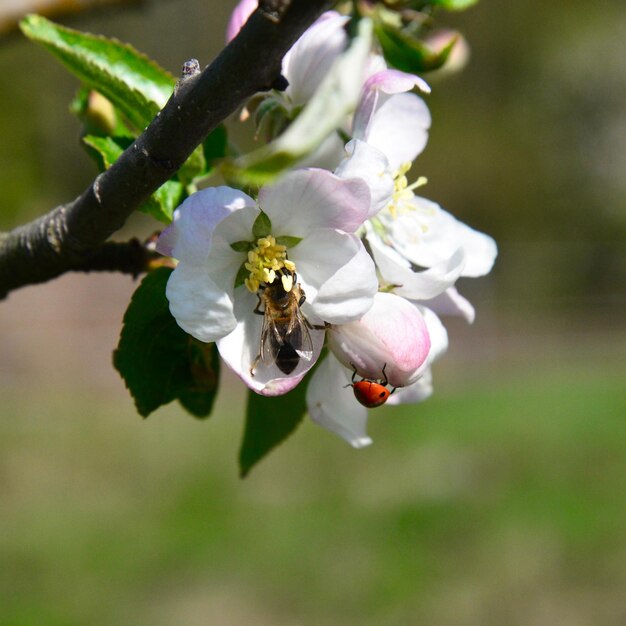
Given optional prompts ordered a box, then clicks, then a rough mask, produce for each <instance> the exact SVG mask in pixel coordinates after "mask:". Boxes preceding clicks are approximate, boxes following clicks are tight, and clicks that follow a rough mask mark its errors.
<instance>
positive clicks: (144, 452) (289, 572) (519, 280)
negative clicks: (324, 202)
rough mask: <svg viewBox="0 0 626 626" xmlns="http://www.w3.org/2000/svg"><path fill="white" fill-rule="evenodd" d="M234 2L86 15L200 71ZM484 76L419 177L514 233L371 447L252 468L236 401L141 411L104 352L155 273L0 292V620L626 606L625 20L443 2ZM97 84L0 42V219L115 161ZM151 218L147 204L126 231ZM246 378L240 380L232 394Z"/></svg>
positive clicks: (609, 618) (75, 22)
mask: <svg viewBox="0 0 626 626" xmlns="http://www.w3.org/2000/svg"><path fill="white" fill-rule="evenodd" d="M230 7H231V3H217V2H205V1H203V0H160V1H157V0H154V1H152V2H146V3H144V4H143V5H142V6H140V7H133V8H127V9H118V10H108V11H100V12H97V13H91V14H83V15H79V16H74V17H72V18H66V19H64V20H63V22H64V23H66V24H68V25H71V26H74V27H76V28H80V29H83V30H90V31H95V32H102V33H104V34H106V35H109V36H115V37H117V38H119V39H122V40H125V41H130V42H132V43H134V44H135V45H136V47H138V48H139V49H141V50H143V51H145V52H147V53H148V54H149V55H151V56H152V57H154V58H155V59H157V60H158V61H159V62H160V63H161V64H162V65H163V66H165V67H166V68H168V69H169V70H171V71H172V72H173V73H175V74H176V73H178V71H179V67H180V65H181V64H182V62H183V61H185V60H186V59H188V58H190V57H197V58H199V59H200V61H201V63H202V64H203V65H204V64H206V63H208V62H209V61H210V60H211V58H212V57H213V56H214V55H215V54H216V53H217V52H218V51H219V50H220V48H221V46H222V42H223V34H222V33H223V30H224V26H225V24H226V19H227V14H228V12H229V10H230ZM439 19H440V22H441V23H442V24H444V25H452V26H456V27H458V28H460V29H461V31H462V32H463V33H464V34H465V35H466V37H467V38H468V40H469V43H470V46H471V50H472V57H471V60H470V64H469V66H468V67H467V68H466V70H465V71H464V72H463V73H462V74H460V75H458V76H455V77H451V78H448V79H446V80H445V81H444V80H435V79H433V81H432V84H433V94H432V96H430V97H429V99H428V102H429V105H430V107H431V110H432V114H433V128H432V132H431V139H430V143H429V146H428V147H427V149H426V151H425V153H424V154H423V155H422V156H421V157H420V159H419V162H418V164H417V169H418V173H419V174H423V175H426V176H427V177H428V179H429V184H428V187H427V188H426V191H425V195H427V196H428V197H431V198H433V199H435V200H437V201H439V202H440V203H441V204H442V205H443V206H445V207H446V208H447V209H448V210H450V211H451V212H453V213H454V214H456V215H457V216H459V217H460V218H461V219H463V220H464V221H466V222H468V223H469V224H471V225H473V226H475V227H476V228H478V229H480V230H484V231H486V232H489V233H490V234H492V235H493V236H494V237H496V239H497V240H498V243H499V248H500V255H499V258H498V262H497V265H496V268H495V269H494V271H493V273H492V275H491V276H489V277H487V278H484V279H478V280H473V281H469V280H468V281H463V282H461V283H460V285H459V287H460V290H461V291H462V292H463V293H464V294H465V295H467V296H468V297H469V298H470V300H471V301H472V302H473V303H474V305H475V306H476V308H477V320H476V322H475V324H474V325H473V326H471V327H468V326H466V325H465V324H464V323H463V322H461V321H460V320H454V319H453V320H446V325H447V327H448V330H449V334H450V340H451V344H450V349H449V352H448V354H447V355H446V356H445V357H444V358H443V359H442V360H441V362H440V363H438V364H437V365H436V367H435V395H434V396H433V398H432V399H430V400H428V401H427V402H425V403H424V404H422V405H418V406H413V407H403V408H399V409H391V408H390V409H386V408H383V409H379V410H377V411H376V412H373V413H372V414H371V419H370V431H371V434H372V436H373V438H374V442H375V443H374V445H373V446H372V447H370V448H368V449H366V450H361V451H353V450H351V449H350V448H348V447H347V446H346V445H345V444H344V443H343V442H341V441H339V440H338V439H335V438H333V437H332V436H330V435H328V434H326V433H325V432H323V431H321V430H320V429H318V428H316V427H315V426H314V425H312V424H310V423H308V422H307V423H305V424H304V425H303V426H302V427H301V429H300V430H299V431H298V432H297V433H296V434H295V435H294V436H293V437H292V438H291V439H290V440H289V442H288V443H287V444H285V445H284V446H282V447H281V448H280V449H279V450H277V451H276V452H274V453H273V454H272V455H271V456H270V457H269V458H268V459H266V460H265V461H263V462H262V463H261V464H260V465H259V466H258V467H257V468H255V469H254V470H253V472H252V474H251V475H250V477H249V478H248V479H246V480H245V481H240V480H239V479H238V478H237V470H236V463H235V461H236V455H237V449H238V444H239V438H240V435H241V430H242V425H243V405H244V400H243V392H242V389H241V387H240V386H239V385H238V383H237V381H235V380H234V379H233V377H232V376H229V375H228V374H227V375H226V381H225V382H226V388H225V389H224V390H223V393H222V394H221V396H220V398H219V399H218V406H217V410H216V413H215V415H214V416H213V417H212V418H211V419H210V421H209V422H207V423H205V422H198V421H194V420H193V419H192V418H190V417H188V416H187V415H184V414H183V413H182V412H181V411H180V410H179V409H178V408H177V407H175V406H173V405H171V406H168V407H165V408H163V409H161V410H160V411H158V412H157V413H156V414H154V415H153V416H151V417H150V418H149V419H148V420H147V421H142V420H141V419H140V418H139V417H138V416H137V414H136V413H135V411H134V410H133V406H132V402H131V400H130V398H129V397H128V395H127V393H126V391H125V389H124V386H123V383H122V382H121V380H120V379H119V378H118V377H117V375H116V373H115V372H114V371H113V370H112V368H111V366H110V358H111V357H110V355H111V351H112V349H113V347H114V346H115V344H116V340H117V334H118V333H119V328H120V321H121V318H122V315H123V312H124V309H125V306H126V304H127V302H128V298H129V296H130V294H131V293H132V290H133V288H134V285H133V283H132V282H131V281H130V280H129V279H128V278H126V277H122V276H65V277H63V278H62V279H60V280H57V281H54V282H52V283H50V284H47V285H43V286H38V287H29V288H26V289H23V290H20V291H18V292H15V293H14V294H12V295H11V296H10V297H9V299H8V300H7V301H5V302H3V303H1V304H0V325H1V326H0V327H1V328H2V330H1V331H0V332H1V335H0V337H1V340H0V398H1V399H2V402H1V404H0V414H1V415H0V417H1V420H0V564H1V567H0V624H2V625H3V626H4V625H5V624H7V625H11V626H13V625H20V626H21V625H25V626H30V625H32V624H46V625H48V624H52V625H56V624H58V625H63V626H66V625H81V626H82V625H90V626H91V625H96V626H98V625H107V626H109V625H119V624H130V623H132V624H141V625H144V624H146V625H157V626H161V625H163V626H166V625H172V624H185V625H196V624H198V625H200V624H220V626H221V625H248V624H254V625H255V626H256V625H261V626H264V625H266V624H267V625H276V624H289V625H292V624H303V625H309V624H328V625H331V624H333V625H334V624H356V623H360V624H376V625H379V624H390V625H391V624H394V625H396V624H397V625H405V624H427V625H429V626H430V625H436V626H437V625H441V626H447V625H452V626H455V625H459V626H466V625H471V626H474V625H476V626H479V625H480V626H484V625H492V624H493V625H494V626H495V625H501V624H507V625H518V624H519V625H520V626H521V625H523V626H527V625H531V626H534V625H537V626H543V625H551V626H552V625H561V624H563V625H567V626H578V625H581V626H582V625H585V626H586V625H589V626H591V625H593V626H596V625H600V624H602V625H605V624H606V625H613V624H614V625H618V624H623V623H624V622H625V621H626V601H625V600H624V594H623V591H624V589H625V588H626V531H625V528H626V500H625V497H624V494H625V493H626V471H625V462H626V428H625V423H624V418H625V417H626V389H625V387H626V386H625V381H626V319H625V316H624V310H625V305H626V67H625V59H626V37H625V36H624V34H625V31H626V11H624V8H623V3H622V2H620V1H619V0H614V1H609V0H600V1H598V2H594V3H589V2H581V1H578V0H567V1H566V0H559V1H556V2H551V3H544V2H540V1H539V0H528V1H527V2H517V1H515V0H500V1H499V2H493V1H489V0H483V1H482V2H481V3H479V4H478V5H477V6H476V7H474V8H473V9H471V10H469V11H467V12H465V13H462V14H455V15H450V14H444V13H441V14H440V17H439ZM76 87H77V84H76V82H75V80H74V79H73V78H72V77H71V76H70V75H69V74H68V73H66V72H65V70H63V69H62V68H61V67H60V66H59V65H58V64H57V63H56V61H55V60H54V59H52V58H51V57H50V56H48V55H47V54H46V53H45V52H44V51H43V50H42V49H40V48H38V47H36V46H35V45H34V44H31V43H29V42H27V41H26V40H24V39H22V38H20V37H19V36H17V35H15V36H10V37H6V38H5V39H4V40H0V95H1V98H0V189H1V190H2V200H1V201H0V228H4V229H6V228H10V227H12V226H13V225H15V224H17V223H20V222H22V221H24V220H26V219H30V218H32V217H35V216H37V215H39V214H41V213H42V212H44V211H47V210H49V209H50V208H51V207H52V206H54V205H55V204H57V203H60V202H64V201H67V200H69V199H71V198H73V197H74V196H76V195H77V194H78V193H79V192H80V191H82V189H83V188H84V187H85V186H86V185H87V184H88V183H89V182H90V180H91V178H92V176H93V174H94V170H93V167H92V164H91V162H90V161H89V160H88V159H87V157H86V156H85V155H84V153H83V152H82V149H81V148H80V146H79V144H78V136H79V131H80V128H79V125H78V122H77V121H76V120H75V119H74V118H73V117H72V116H71V115H70V114H69V112H68V104H69V101H70V99H71V97H72V95H73V93H74V90H75V89H76ZM152 229H154V224H153V223H150V222H148V221H147V220H146V219H144V218H142V216H138V217H137V218H135V219H133V220H132V221H131V223H130V224H129V225H128V227H127V229H126V231H125V233H122V235H121V236H122V237H123V236H127V235H129V234H132V233H142V234H147V233H149V232H151V230H152ZM227 396H228V397H227Z"/></svg>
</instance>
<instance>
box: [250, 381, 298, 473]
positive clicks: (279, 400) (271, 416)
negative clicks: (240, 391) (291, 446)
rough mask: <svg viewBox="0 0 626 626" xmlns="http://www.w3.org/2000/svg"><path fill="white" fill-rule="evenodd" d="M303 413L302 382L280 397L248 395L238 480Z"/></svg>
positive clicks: (288, 432)
mask: <svg viewBox="0 0 626 626" xmlns="http://www.w3.org/2000/svg"><path fill="white" fill-rule="evenodd" d="M305 413H306V386H305V385H304V384H302V383H300V384H299V385H298V386H297V387H296V388H295V389H293V390H292V391H290V392H289V393H287V394H285V395H284V396H273V397H266V396H259V395H257V394H256V393H254V392H253V391H249V392H248V408H247V414H246V426H245V430H244V435H243V441H242V443H241V449H240V450H239V470H240V475H241V477H242V478H244V477H245V476H246V475H247V474H248V473H249V472H250V470H251V469H252V467H253V466H254V465H255V464H256V463H258V462H259V461H260V460H261V459H262V458H263V457H264V456H265V455H266V454H268V452H270V450H272V449H273V448H275V447H276V446H277V445H278V444H280V443H282V442H283V441H284V440H285V439H286V438H287V437H288V436H289V435H291V433H292V432H294V431H295V429H296V428H297V427H298V425H299V424H300V422H301V421H302V418H303V417H304V414H305Z"/></svg>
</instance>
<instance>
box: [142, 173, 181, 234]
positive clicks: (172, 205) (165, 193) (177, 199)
mask: <svg viewBox="0 0 626 626" xmlns="http://www.w3.org/2000/svg"><path fill="white" fill-rule="evenodd" d="M186 197H187V194H186V192H185V186H184V185H183V184H182V183H181V182H180V181H178V180H168V181H166V182H165V183H163V184H162V185H161V186H160V187H159V188H158V189H157V190H156V191H155V192H154V193H153V194H152V195H151V196H150V197H149V198H148V199H147V200H146V201H145V202H144V203H143V204H141V205H140V206H139V207H138V208H137V210H138V211H141V212H142V213H147V214H148V215H151V216H152V217H154V218H155V219H157V220H159V222H163V223H164V224H169V223H170V222H171V221H172V216H173V215H174V210H175V209H176V207H177V206H179V205H180V203H181V202H182V201H183V200H184V199H185V198H186Z"/></svg>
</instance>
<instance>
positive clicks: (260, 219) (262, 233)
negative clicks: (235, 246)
mask: <svg viewBox="0 0 626 626" xmlns="http://www.w3.org/2000/svg"><path fill="white" fill-rule="evenodd" d="M271 232H272V220H270V218H269V216H268V215H267V213H264V212H263V211H261V212H260V213H259V215H258V216H257V218H256V219H255V220H254V224H252V234H253V235H254V238H255V239H260V238H261V237H267V236H268V235H269V234H270V233H271Z"/></svg>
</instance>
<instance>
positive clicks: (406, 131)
mask: <svg viewBox="0 0 626 626" xmlns="http://www.w3.org/2000/svg"><path fill="white" fill-rule="evenodd" d="M430 121H431V119H430V112H429V110H428V107H427V106H426V103H425V102H424V101H423V100H422V99H421V98H420V97H419V96H416V95H415V94H412V93H400V94H397V95H393V96H389V97H387V98H386V99H385V98H383V97H381V98H380V99H379V102H378V107H377V109H376V111H375V112H374V114H373V116H372V118H371V120H370V124H369V128H368V132H367V135H366V137H364V139H365V140H366V141H367V143H369V144H370V145H372V146H374V147H375V148H378V149H379V150H380V151H381V152H382V153H383V154H385V156H386V157H387V158H388V159H389V166H390V167H391V169H392V170H394V171H395V170H397V169H398V168H399V167H400V165H402V164H403V163H406V162H412V161H413V160H414V159H415V157H416V156H417V155H418V154H420V153H421V152H422V150H423V149H424V147H425V146H426V143H427V141H428V129H429V128H430ZM355 137H358V136H357V135H356V133H355Z"/></svg>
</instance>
